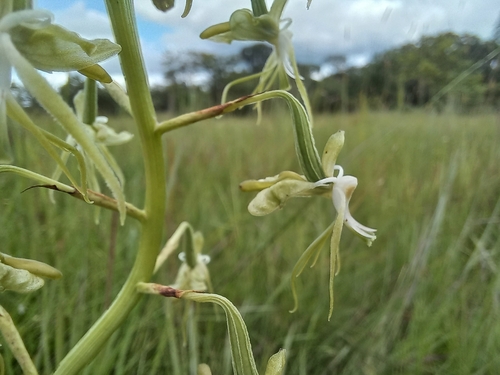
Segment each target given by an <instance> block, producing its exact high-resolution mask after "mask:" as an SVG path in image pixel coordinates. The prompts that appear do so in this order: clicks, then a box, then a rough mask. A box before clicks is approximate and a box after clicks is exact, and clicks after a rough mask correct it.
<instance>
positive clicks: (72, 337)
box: [0, 105, 500, 375]
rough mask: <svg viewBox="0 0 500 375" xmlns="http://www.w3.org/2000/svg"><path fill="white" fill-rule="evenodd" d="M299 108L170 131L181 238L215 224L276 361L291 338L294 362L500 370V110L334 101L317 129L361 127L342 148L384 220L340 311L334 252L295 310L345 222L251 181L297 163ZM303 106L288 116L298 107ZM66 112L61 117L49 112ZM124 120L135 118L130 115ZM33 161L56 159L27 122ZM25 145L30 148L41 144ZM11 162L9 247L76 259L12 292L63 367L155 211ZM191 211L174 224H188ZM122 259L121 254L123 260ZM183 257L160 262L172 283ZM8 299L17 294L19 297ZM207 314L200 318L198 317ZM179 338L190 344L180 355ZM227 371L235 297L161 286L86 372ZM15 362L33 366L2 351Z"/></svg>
mask: <svg viewBox="0 0 500 375" xmlns="http://www.w3.org/2000/svg"><path fill="white" fill-rule="evenodd" d="M287 116H288V114H286V112H284V111H283V112H282V110H281V107H280V106H279V105H275V107H274V108H273V111H272V113H267V114H266V115H265V117H264V118H265V121H264V123H263V124H262V125H261V126H256V125H255V118H254V117H249V118H241V117H237V116H234V115H232V116H226V117H224V118H222V119H220V120H212V121H206V122H203V123H200V124H197V125H193V126H191V127H189V128H185V129H180V130H177V131H175V132H173V133H172V134H168V135H167V136H166V137H165V142H166V143H167V150H168V151H167V158H168V170H166V171H165V173H167V174H168V176H169V188H168V189H169V190H168V197H169V201H168V205H169V212H170V215H169V216H167V217H166V218H165V227H166V232H167V235H169V234H171V233H172V232H173V230H174V229H175V227H176V226H177V225H178V224H179V222H180V221H182V220H189V221H190V222H191V223H192V224H193V226H194V227H195V228H197V229H199V230H201V231H203V233H204V235H205V239H206V242H205V247H204V252H205V253H206V254H209V255H210V256H211V258H212V261H211V263H210V264H209V269H210V271H211V276H212V282H213V285H214V288H215V291H216V292H217V293H219V294H222V295H224V296H227V297H228V298H229V299H231V300H232V301H233V302H234V303H235V305H236V306H238V308H240V310H241V312H242V314H243V316H244V318H245V320H246V322H247V324H248V328H249V331H250V334H251V340H252V344H253V349H254V353H255V355H256V359H257V362H258V366H260V368H261V369H263V368H264V367H265V361H266V360H267V358H269V356H270V355H271V354H272V353H274V352H276V351H277V350H278V349H279V348H280V347H285V348H287V349H288V363H287V366H288V367H287V374H300V375H302V374H315V375H316V374H356V375H357V374H464V375H465V374H467V375H469V374H493V373H495V372H496V371H497V370H498V368H500V358H499V356H498V353H499V352H500V319H499V313H500V277H499V274H498V267H499V264H498V263H499V259H500V258H499V252H500V242H499V241H500V237H499V235H498V225H499V222H500V204H499V203H498V202H499V194H498V192H499V191H500V175H499V174H498V161H499V160H500V149H499V148H498V146H497V145H498V144H499V141H500V119H499V118H498V114H495V113H483V114H468V115H467V114H462V115H456V114H453V113H447V114H438V113H437V112H435V111H434V112H423V111H414V112H408V113H404V114H403V113H397V112H384V111H378V112H373V111H372V112H369V111H366V110H361V111H358V112H357V113H354V114H338V115H319V116H318V117H317V119H316V122H315V128H314V133H315V135H316V137H317V146H318V148H319V149H322V147H323V145H324V143H325V142H326V140H327V138H328V136H329V135H330V134H332V133H333V132H335V131H336V130H338V129H344V130H345V131H346V142H347V143H346V145H345V147H344V150H343V151H342V153H341V156H340V160H339V163H340V164H342V165H343V166H344V169H345V171H346V173H348V174H352V175H354V176H357V177H358V179H359V181H360V185H359V187H358V189H357V190H356V192H355V194H354V197H353V200H352V202H351V206H352V207H351V209H352V211H354V216H355V217H356V218H357V219H358V220H359V221H360V222H361V223H363V224H366V225H369V226H372V227H375V228H377V229H378V231H379V232H378V238H377V241H375V243H374V245H373V246H372V247H371V248H367V247H366V246H365V245H364V244H363V243H362V241H359V239H357V238H355V237H354V236H353V235H352V234H351V233H350V232H345V233H344V236H343V238H342V243H341V256H342V262H343V266H342V270H341V273H340V275H339V276H338V277H337V278H336V289H335V291H336V307H335V310H334V314H333V317H332V321H331V322H327V319H326V318H327V312H328V291H327V288H328V286H327V284H328V281H327V280H328V261H327V259H328V258H327V257H328V254H327V253H328V251H327V248H325V249H324V252H323V255H322V257H321V259H320V261H319V263H318V264H317V265H316V268H315V269H313V270H309V269H308V270H306V271H305V272H304V274H303V275H302V276H301V277H300V280H299V292H300V307H299V310H298V312H297V313H295V314H289V313H288V310H289V309H290V308H291V307H292V298H291V293H290V290H289V276H290V273H291V270H292V268H293V265H294V264H295V262H296V260H297V259H298V257H299V256H300V254H301V253H302V252H303V251H304V249H305V248H306V247H307V245H308V244H309V243H310V242H311V241H312V240H313V239H314V238H316V236H317V235H318V234H319V233H320V232H321V231H322V230H323V229H324V228H325V227H326V226H327V225H328V224H329V223H330V222H331V220H332V218H333V215H334V212H333V208H332V207H331V204H330V202H329V201H328V200H325V199H322V198H316V199H303V200H300V199H296V200H293V201H290V202H289V203H287V206H286V207H285V208H284V209H283V210H282V211H280V212H277V213H273V214H272V215H269V216H267V217H262V218H255V217H252V216H251V215H250V214H248V212H247V211H246V205H247V204H248V202H249V201H250V200H251V198H252V195H250V194H244V193H241V192H240V191H239V189H238V183H239V182H240V181H242V180H245V179H248V178H261V177H265V176H270V175H273V174H276V173H278V172H280V171H281V170H284V169H290V170H296V171H298V165H297V162H296V158H295V154H294V146H293V136H292V131H291V129H290V128H289V121H288V119H287ZM285 119H286V121H285ZM38 120H39V121H41V122H44V123H46V124H47V125H46V126H48V127H53V126H55V125H54V124H52V122H51V120H50V119H48V118H45V117H40V118H39V119H38ZM110 122H111V125H112V126H114V127H116V128H118V129H128V130H132V127H131V121H130V120H129V119H128V118H125V117H119V116H117V117H113V118H112V119H111V120H110ZM11 130H12V136H13V141H14V142H13V144H14V146H15V152H16V162H17V164H18V165H20V166H28V165H29V166H31V167H32V168H33V169H34V170H38V171H39V172H41V173H45V174H47V173H50V172H51V171H52V168H53V165H52V164H51V163H50V162H48V160H49V159H48V158H44V156H43V152H41V150H40V149H39V148H38V147H39V146H38V145H37V144H36V142H33V140H32V139H30V136H29V135H28V134H26V133H25V132H23V131H22V129H20V128H19V127H12V128H11ZM121 147H123V148H120V149H117V152H116V153H115V155H116V156H117V158H118V159H119V161H120V163H121V165H122V166H123V169H124V172H125V174H126V179H127V184H128V185H127V186H126V189H125V190H126V193H127V198H128V199H129V200H131V201H133V202H135V203H137V204H140V202H138V201H137V200H138V197H139V196H140V195H139V194H138V195H137V196H134V192H138V191H140V190H141V187H142V186H143V183H144V182H143V178H142V171H141V170H142V166H141V162H140V160H138V159H137V158H136V157H137V156H138V155H139V152H138V151H139V150H138V149H137V148H138V147H139V146H138V142H137V141H135V142H132V143H131V144H127V145H125V146H121ZM26 150H30V151H29V152H26ZM29 186H30V183H29V182H28V181H25V180H21V179H19V178H18V177H15V176H2V178H1V179H0V190H1V191H2V192H3V196H2V198H1V200H0V204H1V208H0V213H1V214H0V226H1V227H2V231H1V232H0V243H1V244H2V245H1V246H2V251H5V252H7V253H9V254H12V255H14V256H25V257H30V258H34V259H39V260H41V261H45V262H48V263H50V264H53V265H55V266H56V267H58V268H59V269H60V270H62V272H63V273H64V278H63V279H62V280H60V281H50V282H48V283H47V285H46V287H44V288H42V289H41V292H40V293H34V294H32V295H26V296H22V295H17V294H12V293H9V294H8V296H7V295H4V296H2V297H1V298H2V305H4V307H5V308H6V309H7V310H8V311H10V312H11V313H12V315H13V318H14V320H15V322H16V324H17V325H18V327H19V329H20V331H21V334H22V335H23V337H24V338H25V341H26V343H27V347H28V350H29V351H30V353H31V354H32V356H33V358H34V360H35V363H36V365H37V367H38V368H39V369H40V371H41V374H50V373H51V372H52V371H53V370H54V368H55V367H56V364H57V362H58V361H59V360H60V359H61V358H62V357H63V355H64V353H65V352H66V351H67V350H69V348H70V346H71V345H73V344H74V343H75V342H76V341H77V340H78V339H79V338H80V336H81V335H82V334H83V333H84V332H85V330H86V329H87V328H88V327H89V326H90V325H91V324H92V323H93V322H94V321H95V319H96V318H97V317H98V316H99V315H100V314H101V312H102V311H103V309H105V308H106V306H107V305H108V304H109V302H110V300H111V298H112V296H113V295H114V294H115V293H116V292H117V291H118V289H119V286H120V285H121V283H122V282H123V281H124V277H125V275H126V274H127V272H128V270H129V268H130V267H131V264H132V261H133V256H134V254H133V253H132V250H133V249H134V248H135V242H136V240H137V235H138V232H137V231H138V226H137V225H136V223H134V222H133V221H132V220H130V219H129V220H127V223H126V225H125V226H124V227H119V226H118V225H117V220H116V217H115V216H114V214H112V213H110V212H108V211H102V212H101V217H100V224H99V225H95V224H94V211H95V207H92V206H88V205H85V204H84V203H83V202H79V201H78V202H77V201H73V200H72V199H71V198H70V197H66V196H62V195H60V196H57V197H56V198H57V203H56V204H55V205H51V204H49V203H48V197H47V192H46V191H44V190H42V189H31V190H28V191H25V192H23V193H21V192H22V191H23V189H25V188H27V187H29ZM174 218H175V221H174ZM113 260H114V261H113ZM179 265H180V261H178V260H177V259H172V260H171V261H170V262H169V264H168V265H167V267H166V268H165V269H163V270H161V272H160V273H159V274H158V275H157V276H156V278H155V280H156V281H157V282H160V283H164V284H169V283H173V281H174V277H175V274H176V270H177V267H178V266H179ZM6 296H7V298H5V297H6ZM189 314H194V315H195V316H197V317H198V318H197V319H198V322H197V327H198V334H197V335H196V334H195V332H196V330H193V329H192V327H191V328H190V327H189V326H186V321H187V320H186V316H187V315H189ZM172 340H177V341H178V342H181V343H184V346H182V350H181V351H180V352H172V350H173V348H175V346H173V345H169V342H170V341H172ZM193 349H195V351H197V352H198V359H199V360H200V361H202V362H206V363H209V364H210V366H211V367H212V371H213V373H214V374H229V373H230V371H231V370H230V369H231V366H230V357H229V350H228V345H227V341H226V327H225V322H224V318H223V313H222V311H218V312H217V311H216V310H215V309H213V308H212V307H211V306H205V305H198V306H195V305H192V306H188V305H186V304H183V303H182V302H181V303H179V302H177V303H176V302H175V301H174V302H173V303H172V302H167V301H165V300H163V299H161V298H159V297H153V296H146V297H144V298H143V299H142V301H141V303H140V304H139V306H137V307H136V308H135V310H134V311H133V313H132V314H131V316H130V317H129V318H128V320H127V322H126V324H125V325H124V326H123V327H122V328H121V329H120V330H119V331H118V332H117V333H116V334H115V335H114V336H113V339H112V340H111V342H110V343H109V344H108V345H107V347H106V349H105V350H104V351H103V352H102V353H101V355H100V356H99V357H98V358H97V359H96V360H95V361H94V363H92V365H91V366H90V367H89V369H88V370H87V371H86V372H85V374H92V375H99V374H102V375H108V374H186V373H188V368H189V362H188V353H189V351H191V350H193ZM2 354H3V356H4V358H5V360H6V365H7V374H16V373H18V372H19V369H18V368H17V367H16V366H17V364H15V363H14V361H13V359H12V358H11V357H10V354H9V351H3V350H2Z"/></svg>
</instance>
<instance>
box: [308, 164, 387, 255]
mask: <svg viewBox="0 0 500 375" xmlns="http://www.w3.org/2000/svg"><path fill="white" fill-rule="evenodd" d="M334 170H337V171H338V175H337V177H327V178H324V179H322V180H319V181H318V182H316V183H315V184H314V185H315V187H319V186H322V187H326V186H328V184H330V183H333V189H332V201H333V206H334V207H335V210H336V211H337V213H338V214H339V215H340V214H341V213H343V216H344V223H345V225H346V226H347V227H348V228H349V229H351V230H352V231H353V232H355V233H356V234H357V235H359V236H360V237H361V238H363V239H364V240H365V241H366V243H367V245H368V246H371V245H372V243H373V241H375V239H376V238H377V236H375V232H376V231H377V230H376V229H373V228H369V227H367V226H365V225H363V224H360V223H359V222H358V221H356V219H354V218H353V217H352V215H351V212H350V211H349V202H350V200H351V197H352V194H353V192H354V189H356V187H357V186H358V179H357V178H356V177H354V176H344V170H343V168H342V167H341V166H340V165H335V166H334Z"/></svg>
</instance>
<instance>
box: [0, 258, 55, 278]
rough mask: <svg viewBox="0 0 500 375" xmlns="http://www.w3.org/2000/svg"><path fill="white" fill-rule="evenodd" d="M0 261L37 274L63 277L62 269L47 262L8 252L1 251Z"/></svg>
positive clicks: (47, 276)
mask: <svg viewBox="0 0 500 375" xmlns="http://www.w3.org/2000/svg"><path fill="white" fill-rule="evenodd" d="M0 263H3V264H6V265H8V266H10V267H13V268H17V269H22V270H26V271H28V272H29V273H32V274H33V275H35V276H39V277H46V278H48V279H54V280H55V279H60V278H61V277H62V273H61V271H59V270H58V269H56V268H54V267H52V266H49V265H48V264H46V263H43V262H39V261H37V260H33V259H24V258H16V257H13V256H10V255H7V254H2V253H0Z"/></svg>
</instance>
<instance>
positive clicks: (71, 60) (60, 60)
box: [10, 25, 121, 72]
mask: <svg viewBox="0 0 500 375" xmlns="http://www.w3.org/2000/svg"><path fill="white" fill-rule="evenodd" d="M10 34H11V38H12V42H13V43H14V45H15V46H16V48H17V50H18V51H19V52H20V53H21V54H22V55H23V56H24V57H25V58H26V59H27V60H28V61H29V62H30V63H31V64H32V65H33V66H34V67H35V68H37V69H40V70H43V71H46V72H54V71H56V72H70V71H76V70H83V69H86V68H89V67H91V66H93V65H95V64H97V63H99V62H101V61H104V60H106V59H108V58H110V57H112V56H114V55H116V54H118V53H119V52H120V50H121V47H120V46H119V45H117V44H115V43H113V42H111V41H109V40H107V39H94V40H87V39H84V38H82V37H80V36H79V35H78V34H77V33H74V32H72V31H69V30H67V29H65V28H63V27H61V26H59V25H49V26H47V27H44V28H39V29H32V28H29V27H25V26H17V27H15V28H13V29H12V30H11V32H10ZM101 69H102V68H101Z"/></svg>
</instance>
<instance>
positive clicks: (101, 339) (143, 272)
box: [54, 0, 166, 375]
mask: <svg viewBox="0 0 500 375" xmlns="http://www.w3.org/2000/svg"><path fill="white" fill-rule="evenodd" d="M106 6H107V9H108V13H109V17H110V19H111V24H112V27H113V31H114V34H115V38H116V41H117V43H118V44H120V45H121V47H122V52H121V54H120V60H121V65H122V70H123V73H124V76H125V78H126V82H127V92H128V93H129V98H130V104H131V108H132V114H133V116H134V119H135V121H136V123H137V126H138V132H139V136H140V140H141V145H142V152H143V157H144V168H145V183H144V186H145V189H146V191H145V207H144V211H145V213H146V218H145V219H144V220H143V221H142V222H141V226H142V231H141V239H140V243H139V250H138V253H137V257H136V260H135V263H134V266H133V268H132V271H131V272H130V274H129V277H128V279H127V281H126V282H125V284H124V285H123V287H122V290H121V291H120V293H119V294H118V296H117V297H116V299H115V300H114V302H113V303H112V305H111V306H110V308H109V309H108V310H107V311H106V312H105V313H104V314H103V315H102V316H101V318H100V319H99V320H98V321H97V322H96V323H95V324H94V326H93V327H92V328H91V329H90V330H89V331H88V332H87V333H86V334H85V336H83V338H82V339H81V340H80V341H79V342H78V343H77V344H76V345H75V347H74V348H73V349H72V350H71V351H70V352H69V353H68V355H67V356H66V358H65V359H64V360H63V361H62V362H61V364H60V366H59V368H58V369H57V371H56V372H55V373H54V375H73V374H77V373H78V372H79V371H80V370H82V369H83V367H84V366H86V365H87V364H89V363H90V361H91V360H92V359H93V358H95V356H96V355H97V354H98V353H99V351H100V350H101V349H102V347H103V346H104V344H105V343H106V341H107V340H108V339H109V337H110V336H111V334H112V333H113V332H114V331H115V330H116V329H117V328H118V327H119V326H120V325H121V324H122V323H123V321H124V320H125V318H126V317H127V315H128V314H129V312H130V311H131V310H132V308H133V307H134V306H135V305H136V304H137V302H138V300H139V294H138V293H137V292H136V284H137V283H138V282H146V281H149V279H150V278H151V275H152V273H153V268H154V264H155V260H156V256H157V254H158V250H159V249H160V246H161V241H162V235H163V217H164V211H165V203H166V199H165V189H166V181H165V170H164V160H163V150H162V143H161V136H160V134H156V133H155V132H154V130H155V126H156V117H155V113H154V108H153V103H152V100H151V96H150V93H149V87H148V83H147V77H146V71H145V67H144V61H143V59H142V55H141V50H140V45H139V38H138V35H137V27H136V23H135V19H134V11H133V3H132V0H107V1H106Z"/></svg>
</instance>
